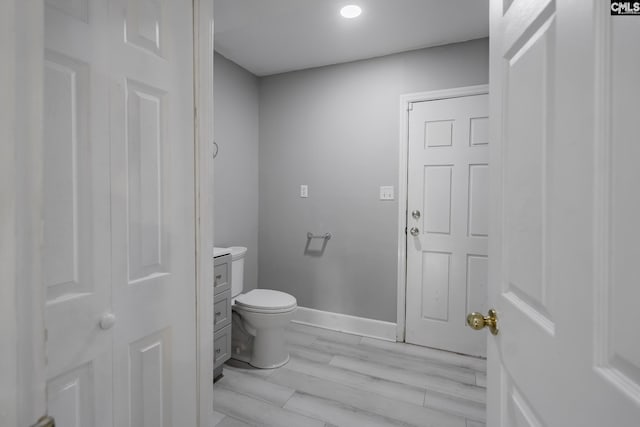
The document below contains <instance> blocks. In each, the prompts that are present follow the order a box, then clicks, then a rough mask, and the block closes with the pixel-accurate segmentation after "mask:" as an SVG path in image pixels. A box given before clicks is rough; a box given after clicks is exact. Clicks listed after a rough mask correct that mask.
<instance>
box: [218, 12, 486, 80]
mask: <svg viewBox="0 0 640 427" xmlns="http://www.w3.org/2000/svg"><path fill="white" fill-rule="evenodd" d="M347 4H357V5H359V6H360V7H361V8H362V15H360V16H359V17H358V18H355V19H345V18H343V17H341V16H340V13H339V11H340V8H341V7H343V6H345V5H347ZM214 16H215V48H216V50H217V51H218V52H219V53H220V54H222V55H223V56H225V57H227V58H228V59H230V60H232V61H234V62H235V63H237V64H238V65H240V66H242V67H244V68H246V69H247V70H249V71H251V72H252V73H254V74H256V75H258V76H265V75H270V74H277V73H282V72H286V71H293V70H300V69H305V68H312V67H319V66H323V65H330V64H337V63H341V62H349V61H356V60H360V59H366V58H373V57H376V56H382V55H388V54H391V53H397V52H403V51H407V50H413V49H419V48H423V47H429V46H437V45H443V44H448V43H455V42H460V41H465V40H472V39H477V38H481V37H488V35H489V0H215V9H214Z"/></svg>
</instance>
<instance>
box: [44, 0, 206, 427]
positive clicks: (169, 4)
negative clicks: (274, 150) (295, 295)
mask: <svg viewBox="0 0 640 427" xmlns="http://www.w3.org/2000/svg"><path fill="white" fill-rule="evenodd" d="M192 12H193V10H192V3H191V2H190V1H183V2H177V1H162V0H111V1H104V0H75V1H65V0H47V1H46V12H45V28H46V29H45V31H46V35H45V46H46V52H45V61H46V62H45V129H44V132H45V153H44V171H45V173H44V179H45V194H46V195H45V206H44V211H45V216H44V230H45V252H44V263H45V275H44V276H45V277H44V279H45V286H46V297H47V309H46V327H47V330H48V341H47V355H48V363H47V376H48V385H47V394H48V396H47V400H48V410H49V413H50V414H51V415H53V416H54V417H55V418H56V420H57V422H58V425H62V426H82V427H85V426H118V427H123V426H132V427H133V426H135V427H141V426H165V427H166V426H182V425H184V426H187V425H189V426H193V425H196V399H197V396H196V368H197V365H196V335H195V333H196V323H195V322H196V313H195V307H196V304H195V241H194V238H195V235H194V233H195V224H194V217H195V215H194V132H193V129H194V115H193V111H194V101H193V65H192V64H193V15H192Z"/></svg>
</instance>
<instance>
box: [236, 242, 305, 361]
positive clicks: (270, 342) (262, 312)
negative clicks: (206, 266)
mask: <svg viewBox="0 0 640 427" xmlns="http://www.w3.org/2000/svg"><path fill="white" fill-rule="evenodd" d="M229 250H230V251H231V260H232V261H231V297H232V300H231V301H232V306H231V308H232V326H231V358H232V359H236V360H240V361H243V362H247V363H249V364H250V365H251V366H253V367H256V368H261V369H270V368H277V367H280V366H282V365H284V364H286V363H287V362H288V361H289V351H288V349H287V346H286V344H285V341H284V328H285V327H286V326H287V325H288V324H289V322H290V321H291V319H292V317H293V313H294V312H295V311H296V308H298V304H297V301H296V299H295V298H294V297H293V296H291V295H289V294H287V293H285V292H280V291H274V290H271V289H254V290H252V291H249V292H247V293H246V294H243V293H242V289H243V287H244V257H245V255H246V253H247V248H244V247H239V246H236V247H231V248H229Z"/></svg>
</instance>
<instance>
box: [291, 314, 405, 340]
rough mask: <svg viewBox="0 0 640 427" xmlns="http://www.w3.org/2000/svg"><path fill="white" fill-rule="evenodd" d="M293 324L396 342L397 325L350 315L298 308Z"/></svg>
mask: <svg viewBox="0 0 640 427" xmlns="http://www.w3.org/2000/svg"><path fill="white" fill-rule="evenodd" d="M292 322H295V323H300V324H303V325H310V326H316V327H319V328H324V329H331V330H333V331H338V332H346V333H349V334H355V335H361V336H363V337H370V338H378V339H381V340H386V341H395V340H396V324H395V323H391V322H384V321H382V320H375V319H367V318H364V317H356V316H350V315H348V314H340V313H332V312H330V311H322V310H315V309H313V308H307V307H298V309H297V310H296V311H295V313H294V314H293V320H292Z"/></svg>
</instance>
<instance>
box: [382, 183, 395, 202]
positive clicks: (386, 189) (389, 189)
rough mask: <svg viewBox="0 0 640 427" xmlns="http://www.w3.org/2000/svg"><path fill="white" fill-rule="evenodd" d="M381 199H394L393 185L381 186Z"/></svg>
mask: <svg viewBox="0 0 640 427" xmlns="http://www.w3.org/2000/svg"><path fill="white" fill-rule="evenodd" d="M380 200H393V185H383V186H381V187H380Z"/></svg>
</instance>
